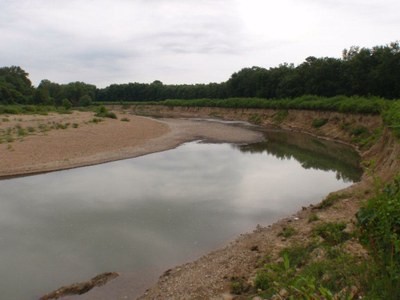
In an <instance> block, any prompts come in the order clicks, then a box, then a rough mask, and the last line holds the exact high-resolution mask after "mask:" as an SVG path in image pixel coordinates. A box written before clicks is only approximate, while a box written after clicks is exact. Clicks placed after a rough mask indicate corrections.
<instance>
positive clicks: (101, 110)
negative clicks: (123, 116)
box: [96, 105, 117, 119]
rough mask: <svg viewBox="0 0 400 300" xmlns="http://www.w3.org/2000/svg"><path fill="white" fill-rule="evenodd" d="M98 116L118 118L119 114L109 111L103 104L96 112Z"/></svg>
mask: <svg viewBox="0 0 400 300" xmlns="http://www.w3.org/2000/svg"><path fill="white" fill-rule="evenodd" d="M96 117H100V118H110V119H117V115H116V114H115V113H113V112H111V111H108V110H107V108H106V107H105V106H103V105H102V106H100V107H99V109H98V111H97V113H96Z"/></svg>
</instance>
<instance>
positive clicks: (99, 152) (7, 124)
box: [0, 111, 262, 178]
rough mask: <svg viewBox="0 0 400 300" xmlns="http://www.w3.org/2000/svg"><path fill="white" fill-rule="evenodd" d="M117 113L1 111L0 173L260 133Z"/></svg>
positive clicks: (251, 137)
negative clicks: (114, 116) (112, 115)
mask: <svg viewBox="0 0 400 300" xmlns="http://www.w3.org/2000/svg"><path fill="white" fill-rule="evenodd" d="M117 116H118V119H109V118H105V119H102V120H101V122H97V123H96V122H93V119H94V118H95V117H94V113H93V112H77V111H75V112H73V113H72V114H68V115H61V114H55V113H54V114H53V113H52V114H49V115H47V116H41V115H10V116H6V115H2V116H1V118H0V141H2V143H1V144H0V158H1V159H0V178H7V177H13V176H23V175H29V174H35V173H43V172H49V171H56V170H62V169H69V168H76V167H82V166H88V165H94V164H99V163H104V162H109V161H115V160H120V159H125V158H132V157H137V156H141V155H145V154H148V153H154V152H159V151H164V150H167V149H171V148H175V147H176V146H178V145H180V144H182V143H184V142H187V141H192V140H209V141H215V142H234V143H248V142H253V141H257V140H260V139H261V138H262V135H261V133H257V132H254V131H251V130H248V129H245V128H241V127H238V126H231V125H227V124H222V123H217V122H205V121H200V120H188V119H186V120H185V119H157V120H156V119H151V118H148V117H139V116H135V115H130V114H121V113H119V114H118V115H117ZM123 120H124V121H123Z"/></svg>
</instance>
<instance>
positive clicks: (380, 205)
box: [357, 177, 400, 299]
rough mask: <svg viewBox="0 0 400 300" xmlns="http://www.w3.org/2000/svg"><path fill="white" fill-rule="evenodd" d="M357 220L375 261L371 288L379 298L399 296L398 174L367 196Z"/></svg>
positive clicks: (399, 198)
mask: <svg viewBox="0 0 400 300" xmlns="http://www.w3.org/2000/svg"><path fill="white" fill-rule="evenodd" d="M357 224H358V226H359V229H360V240H361V242H362V243H363V244H364V245H365V246H366V247H367V248H368V250H369V251H370V254H371V256H372V257H373V259H374V261H375V264H376V274H375V278H374V279H373V280H372V281H371V284H372V287H371V289H372V290H373V292H374V293H375V294H377V296H379V297H382V298H381V299H400V177H397V178H396V179H395V180H394V181H393V183H391V184H389V185H387V186H386V187H385V188H384V189H383V191H382V192H381V193H378V194H377V195H376V196H375V197H373V198H371V199H370V200H368V202H367V203H366V205H365V206H364V207H362V208H361V209H360V211H359V212H358V213H357Z"/></svg>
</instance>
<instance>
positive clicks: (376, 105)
mask: <svg viewBox="0 0 400 300" xmlns="http://www.w3.org/2000/svg"><path fill="white" fill-rule="evenodd" d="M141 103H142V104H148V105H165V106H170V107H173V106H184V107H226V108H265V109H276V110H279V111H282V112H279V113H278V115H276V116H275V118H277V119H276V121H277V122H278V123H279V122H282V121H283V120H284V119H285V118H286V117H287V115H288V112H287V110H288V109H302V110H316V111H337V112H350V113H366V114H379V113H380V112H381V110H382V108H383V107H385V106H386V104H387V103H389V101H388V100H383V99H382V98H378V97H368V98H366V97H358V96H353V97H346V96H335V97H330V98H327V97H319V96H307V95H306V96H301V97H297V98H292V99H287V98H282V99H262V98H227V99H192V100H182V99H169V100H164V101H158V102H141ZM139 104H140V103H139Z"/></svg>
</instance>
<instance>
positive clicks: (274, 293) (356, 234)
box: [231, 177, 400, 300]
mask: <svg viewBox="0 0 400 300" xmlns="http://www.w3.org/2000/svg"><path fill="white" fill-rule="evenodd" d="M375 188H376V191H375V195H374V196H373V197H372V198H370V199H369V200H368V201H366V202H365V203H364V205H363V206H362V207H361V209H360V210H359V212H358V213H357V216H356V224H355V225H356V226H355V227H353V226H352V225H351V224H346V223H343V222H323V221H320V218H319V217H318V214H319V212H321V213H322V211H323V210H324V209H326V208H327V207H328V206H321V207H317V208H316V209H317V213H313V214H311V215H310V218H309V223H313V224H314V225H313V229H312V231H311V237H310V238H309V239H307V241H305V242H292V243H291V245H289V246H288V247H286V248H284V249H283V250H281V251H280V253H279V258H278V259H276V258H274V257H270V256H268V255H267V256H265V257H263V258H262V259H261V260H260V262H259V265H260V267H259V268H258V271H257V274H256V276H255V278H254V280H253V282H254V284H253V285H249V283H248V281H246V279H245V278H236V277H235V278H231V291H232V293H234V294H239V295H242V297H241V298H239V299H248V298H249V297H250V299H251V298H253V297H254V296H259V297H261V298H262V299H307V300H314V299H315V300H319V299H327V300H339V299H344V300H350V299H370V300H375V299H389V300H395V299H400V221H399V220H400V201H399V200H400V177H397V178H395V179H394V180H393V182H392V183H390V184H387V185H385V186H382V185H381V184H380V183H379V182H376V187H375ZM342 196H343V195H342ZM347 196H348V195H347ZM337 200H339V199H335V201H337ZM329 206H330V205H329ZM278 235H279V236H281V237H284V238H286V239H290V238H291V237H292V236H295V235H296V230H295V228H293V227H290V226H289V227H285V228H284V229H283V231H282V232H281V233H279V234H278ZM357 244H362V245H363V246H364V247H365V249H366V250H367V251H368V252H367V251H366V250H365V249H362V248H358V250H355V249H357Z"/></svg>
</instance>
